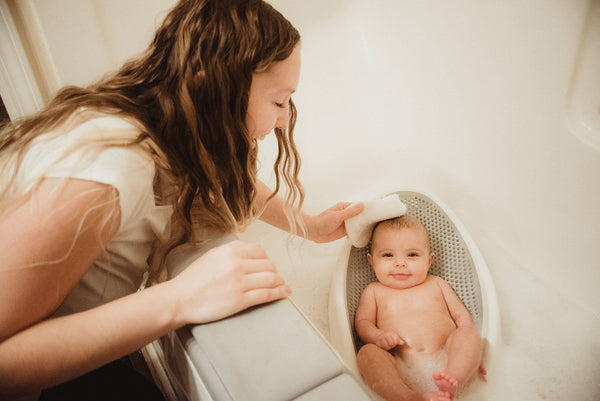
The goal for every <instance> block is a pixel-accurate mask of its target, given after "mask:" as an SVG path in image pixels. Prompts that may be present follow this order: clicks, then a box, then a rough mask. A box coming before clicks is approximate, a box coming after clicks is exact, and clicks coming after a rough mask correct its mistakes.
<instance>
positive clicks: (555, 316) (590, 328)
mask: <svg viewBox="0 0 600 401" xmlns="http://www.w3.org/2000/svg"><path fill="white" fill-rule="evenodd" d="M240 237H241V239H243V240H247V241H252V242H258V243H260V244H261V245H262V246H263V247H264V248H265V250H266V251H267V254H268V255H269V257H270V258H271V260H272V261H273V262H274V263H275V265H276V266H277V267H278V269H279V271H280V273H281V274H282V275H283V277H284V278H285V279H286V281H287V282H288V284H290V286H291V287H292V291H293V292H292V295H291V297H292V299H293V300H294V302H295V303H296V304H297V305H298V306H299V307H300V308H301V309H302V311H303V312H304V314H305V315H306V316H307V317H308V318H309V319H310V320H311V322H312V323H313V324H314V326H315V327H316V328H317V329H318V330H319V331H321V333H322V334H323V335H324V336H325V337H328V335H329V325H328V314H327V305H328V296H329V285H330V281H331V277H332V273H333V269H334V267H335V265H336V263H337V259H338V255H339V253H340V250H341V247H342V245H343V242H342V241H336V242H334V243H329V244H314V243H312V242H310V241H301V240H298V239H294V240H292V241H288V237H287V234H285V233H282V232H281V231H279V230H277V229H274V228H272V227H270V226H268V225H266V224H264V223H262V222H257V223H254V224H253V225H252V226H250V227H249V228H248V230H247V231H246V232H245V233H243V234H241V235H240ZM476 241H478V245H479V247H480V249H481V250H482V252H483V253H484V257H485V258H486V262H487V264H488V266H489V268H490V271H491V275H492V278H493V279H494V284H495V286H496V291H497V294H498V301H499V304H500V313H501V319H502V344H501V345H499V346H498V347H497V349H496V350H495V351H494V355H493V358H492V363H491V366H488V372H489V373H488V382H487V383H476V384H474V385H473V386H472V387H471V388H470V389H469V391H468V392H467V393H466V394H464V395H463V396H462V397H461V398H460V399H461V400H470V401H481V400H487V401H506V400H527V401H532V400H548V401H562V400H578V401H597V400H600V363H598V361H600V336H598V335H597V333H598V330H599V329H600V316H599V314H598V313H593V312H592V311H586V310H583V309H581V308H579V307H578V306H577V305H575V304H573V303H572V301H570V300H569V299H568V298H567V297H566V296H565V294H563V293H561V291H560V289H554V288H550V287H549V286H548V285H546V284H545V283H544V281H543V280H542V279H541V278H539V277H535V276H534V275H533V274H532V273H530V272H528V271H527V270H525V269H523V268H521V267H519V265H518V263H516V262H515V261H513V260H509V259H508V258H507V257H506V256H505V255H503V254H502V253H501V252H499V251H493V250H492V248H491V247H490V246H489V245H488V244H486V243H485V239H481V240H477V239H476Z"/></svg>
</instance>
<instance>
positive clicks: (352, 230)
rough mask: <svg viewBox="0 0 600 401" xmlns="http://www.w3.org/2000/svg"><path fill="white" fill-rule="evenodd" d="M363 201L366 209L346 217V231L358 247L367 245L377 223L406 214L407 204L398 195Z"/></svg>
mask: <svg viewBox="0 0 600 401" xmlns="http://www.w3.org/2000/svg"><path fill="white" fill-rule="evenodd" d="M362 203H363V204H364V205H365V210H363V211H362V212H361V214H359V215H358V216H354V217H351V218H349V219H346V232H347V233H348V237H349V238H350V242H351V243H352V245H354V246H355V247H356V248H363V247H365V246H367V244H368V243H369V240H370V239H371V232H372V231H373V228H374V227H375V224H377V223H378V222H380V221H383V220H387V219H391V218H394V217H399V216H402V215H405V214H406V205H404V203H402V201H401V200H400V198H398V196H397V195H388V196H386V197H384V198H381V199H376V200H371V201H365V202H362Z"/></svg>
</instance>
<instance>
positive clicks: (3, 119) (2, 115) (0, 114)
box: [0, 97, 10, 129]
mask: <svg viewBox="0 0 600 401" xmlns="http://www.w3.org/2000/svg"><path fill="white" fill-rule="evenodd" d="M9 121H10V117H9V116H8V112H7V111H6V107H4V102H3V101H2V98H1V97H0V129H1V128H2V127H3V126H4V124H6V123H8V122H9Z"/></svg>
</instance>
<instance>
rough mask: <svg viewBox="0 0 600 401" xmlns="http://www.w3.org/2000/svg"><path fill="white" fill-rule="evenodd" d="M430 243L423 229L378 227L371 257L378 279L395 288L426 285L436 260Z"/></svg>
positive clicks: (370, 260) (374, 236)
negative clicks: (430, 269) (429, 271)
mask: <svg viewBox="0 0 600 401" xmlns="http://www.w3.org/2000/svg"><path fill="white" fill-rule="evenodd" d="M427 243H428V241H427V232H426V231H425V230H423V229H420V228H402V229H398V228H389V227H378V228H377V229H376V230H375V234H374V235H373V240H372V245H371V253H370V254H369V255H368V259H369V263H370V264H371V266H372V267H373V269H374V270H375V274H376V275H377V280H379V282H380V283H381V284H383V285H385V286H387V287H391V288H396V289H405V288H410V287H414V286H416V285H419V284H421V283H423V282H424V281H425V279H426V278H427V271H428V270H429V266H430V265H431V262H432V261H433V253H431V251H430V250H429V247H428V246H427Z"/></svg>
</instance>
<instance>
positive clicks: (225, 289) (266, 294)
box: [175, 241, 291, 323]
mask: <svg viewBox="0 0 600 401" xmlns="http://www.w3.org/2000/svg"><path fill="white" fill-rule="evenodd" d="M175 280H176V282H177V284H178V291H179V294H180V298H181V299H182V307H183V309H184V311H185V313H184V315H185V316H186V319H187V321H188V322H190V323H203V322H208V321H212V320H217V319H221V318H223V317H226V316H230V315H232V314H234V313H237V312H239V311H241V310H243V309H246V308H248V307H251V306H254V305H257V304H261V303H265V302H271V301H274V300H277V299H281V298H284V297H286V296H288V295H289V294H290V292H291V290H290V288H289V287H288V286H287V285H286V284H285V281H284V280H283V278H282V277H281V276H280V275H279V274H278V273H277V269H276V267H275V265H274V264H273V263H272V262H271V261H270V260H269V259H268V257H267V255H266V252H265V251H264V249H263V248H262V247H261V246H260V245H258V244H250V243H246V242H241V241H234V242H231V243H229V244H226V245H222V246H220V247H217V248H213V249H212V250H210V251H208V252H207V253H206V254H204V255H203V256H202V257H200V258H198V259H197V260H196V261H195V262H194V263H192V265H190V266H189V267H188V268H187V269H186V270H184V271H183V272H182V274H180V276H178V277H176V278H175Z"/></svg>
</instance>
